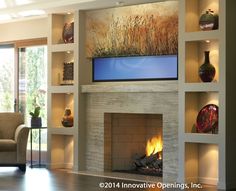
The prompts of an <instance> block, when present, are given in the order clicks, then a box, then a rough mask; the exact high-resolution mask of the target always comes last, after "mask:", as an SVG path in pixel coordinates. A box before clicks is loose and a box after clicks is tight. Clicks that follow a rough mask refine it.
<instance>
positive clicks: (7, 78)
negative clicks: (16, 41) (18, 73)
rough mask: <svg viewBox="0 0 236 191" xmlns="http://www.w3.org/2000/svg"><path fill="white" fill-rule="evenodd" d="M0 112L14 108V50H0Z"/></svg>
mask: <svg viewBox="0 0 236 191" xmlns="http://www.w3.org/2000/svg"><path fill="white" fill-rule="evenodd" d="M0 58H1V62H0V74H1V75H0V100H1V102H0V111H5V112H7V111H8V112H9V111H13V108H14V48H0Z"/></svg>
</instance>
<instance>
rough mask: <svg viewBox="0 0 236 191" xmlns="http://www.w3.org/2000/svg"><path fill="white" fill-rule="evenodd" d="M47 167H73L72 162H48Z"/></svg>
mask: <svg viewBox="0 0 236 191" xmlns="http://www.w3.org/2000/svg"><path fill="white" fill-rule="evenodd" d="M48 167H49V168H50V169H56V168H68V169H72V168H73V164H72V163H51V164H48Z"/></svg>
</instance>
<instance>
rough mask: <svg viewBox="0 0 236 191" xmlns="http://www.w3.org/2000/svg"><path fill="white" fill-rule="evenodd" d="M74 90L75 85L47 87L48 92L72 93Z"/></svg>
mask: <svg viewBox="0 0 236 191" xmlns="http://www.w3.org/2000/svg"><path fill="white" fill-rule="evenodd" d="M75 90H76V87H75V85H68V86H51V87H50V89H49V92H50V93H74V92H75Z"/></svg>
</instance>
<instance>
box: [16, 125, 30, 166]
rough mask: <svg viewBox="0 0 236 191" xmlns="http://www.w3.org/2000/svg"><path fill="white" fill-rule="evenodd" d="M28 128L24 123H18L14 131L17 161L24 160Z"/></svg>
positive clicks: (21, 161) (23, 161) (22, 161)
mask: <svg viewBox="0 0 236 191" xmlns="http://www.w3.org/2000/svg"><path fill="white" fill-rule="evenodd" d="M28 134H29V128H28V127H25V125H24V124H22V125H19V126H18V127H17V128H16V132H15V141H16V145H17V163H22V164H24V163H25V162H26V150H27V142H28Z"/></svg>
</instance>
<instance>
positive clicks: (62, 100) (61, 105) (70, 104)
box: [52, 93, 74, 128]
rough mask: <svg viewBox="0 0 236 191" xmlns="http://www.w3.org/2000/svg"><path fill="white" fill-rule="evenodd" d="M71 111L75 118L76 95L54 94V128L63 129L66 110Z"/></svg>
mask: <svg viewBox="0 0 236 191" xmlns="http://www.w3.org/2000/svg"><path fill="white" fill-rule="evenodd" d="M66 108H69V109H71V113H72V116H74V94H73V93H53V94H52V127H53V128H57V127H59V128H60V127H63V126H62V123H61V120H62V117H63V116H64V113H65V109H66Z"/></svg>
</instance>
